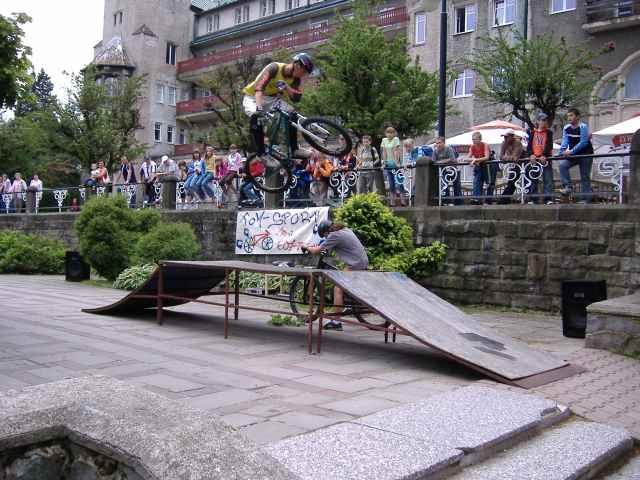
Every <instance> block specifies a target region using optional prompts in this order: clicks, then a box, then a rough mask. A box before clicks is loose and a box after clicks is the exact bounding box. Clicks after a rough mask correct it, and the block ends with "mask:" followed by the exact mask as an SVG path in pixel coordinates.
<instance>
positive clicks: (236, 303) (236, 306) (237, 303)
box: [233, 270, 240, 320]
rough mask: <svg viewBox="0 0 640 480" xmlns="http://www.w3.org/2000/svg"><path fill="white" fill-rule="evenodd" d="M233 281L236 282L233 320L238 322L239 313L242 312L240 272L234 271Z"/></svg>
mask: <svg viewBox="0 0 640 480" xmlns="http://www.w3.org/2000/svg"><path fill="white" fill-rule="evenodd" d="M233 279H234V281H235V288H234V292H233V293H234V299H233V304H234V308H233V319H234V320H238V311H239V310H240V270H234V271H233Z"/></svg>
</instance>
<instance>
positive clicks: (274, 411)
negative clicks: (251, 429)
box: [244, 400, 292, 417]
mask: <svg viewBox="0 0 640 480" xmlns="http://www.w3.org/2000/svg"><path fill="white" fill-rule="evenodd" d="M291 409H292V407H291V406H290V405H285V404H283V403H282V402H280V401H278V402H276V401H273V400H268V401H264V402H260V405H255V406H253V407H251V408H249V409H246V410H244V413H248V414H249V415H257V416H259V417H275V416H276V415H280V414H282V413H285V412H290V411H291Z"/></svg>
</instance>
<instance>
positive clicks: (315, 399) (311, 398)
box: [282, 392, 335, 405]
mask: <svg viewBox="0 0 640 480" xmlns="http://www.w3.org/2000/svg"><path fill="white" fill-rule="evenodd" d="M333 400H335V396H329V395H325V394H323V393H311V392H305V393H300V394H297V395H294V396H291V397H285V398H283V399H282V401H283V402H285V403H290V404H294V405H323V404H325V403H329V402H331V401H333Z"/></svg>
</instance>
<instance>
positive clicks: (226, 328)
mask: <svg viewBox="0 0 640 480" xmlns="http://www.w3.org/2000/svg"><path fill="white" fill-rule="evenodd" d="M228 337H229V270H228V269H226V268H225V270H224V338H228Z"/></svg>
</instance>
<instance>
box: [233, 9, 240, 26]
mask: <svg viewBox="0 0 640 480" xmlns="http://www.w3.org/2000/svg"><path fill="white" fill-rule="evenodd" d="M233 14H234V21H235V24H236V25H240V24H241V23H242V9H241V8H236V9H235V11H234V12H233Z"/></svg>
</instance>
